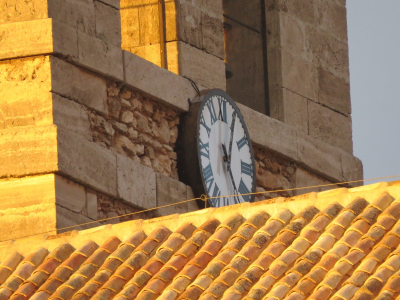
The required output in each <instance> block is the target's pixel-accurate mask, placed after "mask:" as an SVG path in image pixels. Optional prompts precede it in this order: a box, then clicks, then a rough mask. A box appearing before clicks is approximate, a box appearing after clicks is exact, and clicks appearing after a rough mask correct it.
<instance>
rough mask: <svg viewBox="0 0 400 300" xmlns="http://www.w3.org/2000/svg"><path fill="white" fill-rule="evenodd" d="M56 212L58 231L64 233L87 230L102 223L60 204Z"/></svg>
mask: <svg viewBox="0 0 400 300" xmlns="http://www.w3.org/2000/svg"><path fill="white" fill-rule="evenodd" d="M56 213H57V233H63V232H68V231H72V230H85V229H89V228H93V227H98V226H101V225H102V224H101V223H99V222H95V221H93V220H92V219H89V218H87V217H85V216H83V215H81V214H78V213H75V212H73V211H70V210H69V209H66V208H64V207H61V206H59V205H57V206H56ZM87 223H89V224H87Z"/></svg>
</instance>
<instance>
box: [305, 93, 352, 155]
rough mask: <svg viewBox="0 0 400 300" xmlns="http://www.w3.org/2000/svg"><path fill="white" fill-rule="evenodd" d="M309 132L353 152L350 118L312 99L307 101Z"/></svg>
mask: <svg viewBox="0 0 400 300" xmlns="http://www.w3.org/2000/svg"><path fill="white" fill-rule="evenodd" d="M308 119H309V134H310V135H311V136H312V137H315V138H317V139H319V140H321V141H324V142H326V143H328V144H330V145H333V146H335V147H338V148H340V149H342V150H344V151H346V152H348V153H353V140H352V127H351V118H350V117H346V116H344V115H342V114H339V113H337V112H335V111H333V110H331V109H329V108H327V107H324V106H322V105H320V104H318V103H315V102H313V101H309V102H308Z"/></svg>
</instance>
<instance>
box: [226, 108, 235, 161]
mask: <svg viewBox="0 0 400 300" xmlns="http://www.w3.org/2000/svg"><path fill="white" fill-rule="evenodd" d="M235 121H236V112H233V114H232V123H231V127H230V129H231V138H230V140H229V152H228V167H229V168H230V166H231V155H232V142H233V132H234V130H235Z"/></svg>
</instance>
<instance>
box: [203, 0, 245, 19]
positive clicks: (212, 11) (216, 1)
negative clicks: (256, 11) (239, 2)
mask: <svg viewBox="0 0 400 300" xmlns="http://www.w3.org/2000/svg"><path fill="white" fill-rule="evenodd" d="M222 2H223V1H222V0H201V11H202V12H203V13H204V14H206V15H208V16H210V17H213V18H220V19H221V20H222V13H223V8H222ZM250 4H251V3H247V5H250Z"/></svg>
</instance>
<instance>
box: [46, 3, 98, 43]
mask: <svg viewBox="0 0 400 300" xmlns="http://www.w3.org/2000/svg"><path fill="white" fill-rule="evenodd" d="M45 2H48V10H49V18H53V19H56V20H57V21H59V22H61V23H64V24H66V25H68V26H70V27H72V28H74V29H77V30H79V31H83V32H85V33H87V34H89V35H92V36H94V35H95V28H96V22H95V9H94V4H93V1H92V0H69V1H65V0H45Z"/></svg>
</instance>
